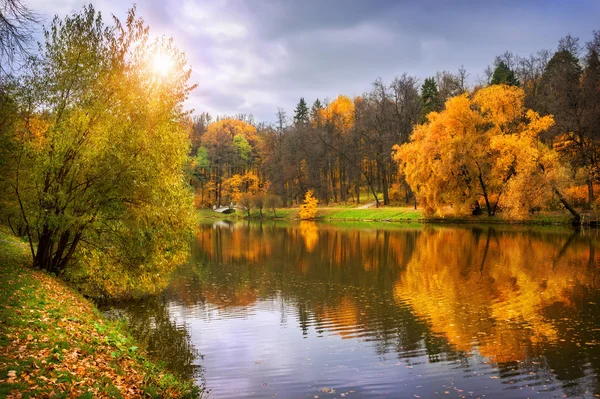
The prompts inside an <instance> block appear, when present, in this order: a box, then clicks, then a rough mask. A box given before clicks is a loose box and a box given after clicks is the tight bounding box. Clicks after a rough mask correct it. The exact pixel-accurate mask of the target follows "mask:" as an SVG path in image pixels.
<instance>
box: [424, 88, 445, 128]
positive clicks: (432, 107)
mask: <svg viewBox="0 0 600 399" xmlns="http://www.w3.org/2000/svg"><path fill="white" fill-rule="evenodd" d="M421 101H422V103H423V106H422V108H421V122H422V123H423V122H425V121H426V116H427V114H428V113H430V112H432V111H436V112H437V111H441V109H442V102H441V100H440V93H439V91H438V88H437V83H436V82H435V78H433V77H431V78H425V81H424V82H423V86H422V87H421Z"/></svg>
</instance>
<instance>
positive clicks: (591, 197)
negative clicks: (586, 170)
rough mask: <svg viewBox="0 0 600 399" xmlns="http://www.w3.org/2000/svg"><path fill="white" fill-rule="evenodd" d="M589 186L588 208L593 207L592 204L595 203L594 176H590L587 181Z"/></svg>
mask: <svg viewBox="0 0 600 399" xmlns="http://www.w3.org/2000/svg"><path fill="white" fill-rule="evenodd" d="M587 187H588V206H587V209H592V205H594V182H593V180H592V178H591V177H590V178H588V181H587Z"/></svg>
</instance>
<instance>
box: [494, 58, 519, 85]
mask: <svg viewBox="0 0 600 399" xmlns="http://www.w3.org/2000/svg"><path fill="white" fill-rule="evenodd" d="M491 84H493V85H499V84H504V85H508V86H519V81H518V80H517V77H516V76H515V73H514V71H513V70H512V69H510V68H509V67H508V65H506V63H505V62H504V61H502V60H500V61H498V62H497V63H496V69H494V74H493V75H492V81H491Z"/></svg>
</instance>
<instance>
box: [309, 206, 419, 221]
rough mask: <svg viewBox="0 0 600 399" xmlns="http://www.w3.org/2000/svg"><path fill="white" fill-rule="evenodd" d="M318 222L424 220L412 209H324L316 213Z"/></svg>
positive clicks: (417, 211)
mask: <svg viewBox="0 0 600 399" xmlns="http://www.w3.org/2000/svg"><path fill="white" fill-rule="evenodd" d="M317 219H318V220H362V221H385V222H407V221H410V222H417V221H422V220H424V217H423V212H422V211H420V210H418V209H417V210H415V209H413V208H370V209H357V208H354V209H336V208H324V209H320V210H319V212H318V213H317Z"/></svg>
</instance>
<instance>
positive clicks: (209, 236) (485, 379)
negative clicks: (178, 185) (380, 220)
mask: <svg viewBox="0 0 600 399" xmlns="http://www.w3.org/2000/svg"><path fill="white" fill-rule="evenodd" d="M598 243H599V241H598V238H597V236H596V234H595V233H594V234H584V235H582V234H576V233H573V232H571V231H568V230H556V229H544V230H532V229H523V228H520V229H518V228H507V227H502V228H465V227H457V228H453V227H421V228H418V227H417V228H412V227H393V226H390V227H366V228H365V227H364V226H359V227H356V226H350V227H346V226H343V225H340V226H328V225H317V224H314V223H302V224H300V225H293V226H289V225H286V226H276V225H274V224H269V225H265V224H262V225H260V224H256V225H254V224H250V225H248V224H224V223H220V224H216V225H204V226H201V228H200V229H199V230H198V232H197V237H196V242H195V246H194V256H193V258H194V261H193V262H191V263H190V265H188V266H186V267H184V268H182V269H181V270H179V271H178V272H177V273H176V275H175V276H174V277H173V280H172V282H171V285H170V287H169V288H168V289H167V291H166V292H165V293H164V295H163V297H162V298H158V299H149V300H146V301H145V302H142V303H137V304H130V305H123V306H122V307H121V308H117V309H115V310H118V311H121V312H124V313H125V314H127V315H128V317H129V319H130V320H131V322H132V323H133V329H134V330H135V331H137V334H138V335H139V336H141V337H142V338H143V341H144V342H146V343H147V345H148V349H149V350H150V351H151V352H153V353H154V354H155V355H156V356H158V357H161V358H163V359H165V360H166V361H167V365H168V366H169V367H170V368H171V369H172V370H174V371H176V372H178V373H179V374H181V375H194V376H196V378H197V379H198V381H199V383H203V384H205V385H206V387H207V388H208V389H210V390H211V398H238V397H247V398H266V397H283V398H315V397H319V398H341V397H348V398H352V397H356V398H358V397H361V398H367V397H392V398H418V397H421V398H432V397H453V398H460V397H473V398H477V397H479V398H484V397H485V398H533V397H538V398H562V397H586V398H587V397H590V398H591V397H596V396H595V394H596V393H600V385H599V381H598V371H599V370H600V360H599V358H598V356H600V350H599V349H598V346H597V343H598V342H599V341H598V338H599V335H600V314H599V313H598V305H597V304H598V303H600V295H599V293H600V291H599V290H598V282H599V280H598V277H599V275H600V274H599V269H598V265H599V263H598V255H597V253H600V251H596V248H597V246H598Z"/></svg>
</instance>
